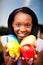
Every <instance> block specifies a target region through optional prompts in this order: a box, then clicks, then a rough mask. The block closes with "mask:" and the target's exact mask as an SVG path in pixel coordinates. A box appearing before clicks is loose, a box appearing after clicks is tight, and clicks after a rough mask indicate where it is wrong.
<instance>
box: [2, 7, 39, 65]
mask: <svg viewBox="0 0 43 65" xmlns="http://www.w3.org/2000/svg"><path fill="white" fill-rule="evenodd" d="M8 29H9V34H13V35H14V36H16V37H17V38H18V40H19V42H21V41H22V40H23V38H24V37H26V36H28V35H35V36H36V38H37V32H38V20H37V16H36V14H35V13H34V12H33V11H32V10H31V9H30V8H28V7H21V8H18V9H15V10H14V11H13V12H12V13H11V14H10V15H9V18H8ZM3 49H4V50H3V51H4V60H5V65H26V64H27V65H29V64H28V62H27V61H26V60H25V59H24V60H23V59H21V60H20V59H19V60H17V58H16V57H15V58H14V59H15V62H14V61H13V59H12V58H11V57H10V56H9V55H8V54H7V53H6V48H5V46H4V47H3ZM20 63H21V64H20Z"/></svg>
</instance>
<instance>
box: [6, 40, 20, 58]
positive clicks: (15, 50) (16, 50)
mask: <svg viewBox="0 0 43 65" xmlns="http://www.w3.org/2000/svg"><path fill="white" fill-rule="evenodd" d="M7 49H8V51H9V55H10V56H14V55H15V56H17V57H19V56H20V45H19V43H18V42H17V41H15V40H10V41H9V42H8V43H7Z"/></svg>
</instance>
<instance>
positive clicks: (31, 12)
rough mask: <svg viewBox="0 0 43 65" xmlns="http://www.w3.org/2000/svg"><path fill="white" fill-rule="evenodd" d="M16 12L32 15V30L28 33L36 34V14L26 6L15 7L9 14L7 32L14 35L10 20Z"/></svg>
mask: <svg viewBox="0 0 43 65" xmlns="http://www.w3.org/2000/svg"><path fill="white" fill-rule="evenodd" d="M18 12H22V13H26V14H29V15H30V16H31V17H32V24H33V28H32V31H31V33H30V34H32V35H35V36H37V32H38V19H37V16H36V14H35V13H34V12H33V11H32V10H31V9H30V8H28V7H21V8H17V9H15V10H14V11H13V12H12V13H11V14H10V15H9V18H8V29H9V33H10V34H14V35H15V33H14V30H13V27H12V22H13V20H14V17H15V15H16V14H17V13H18Z"/></svg>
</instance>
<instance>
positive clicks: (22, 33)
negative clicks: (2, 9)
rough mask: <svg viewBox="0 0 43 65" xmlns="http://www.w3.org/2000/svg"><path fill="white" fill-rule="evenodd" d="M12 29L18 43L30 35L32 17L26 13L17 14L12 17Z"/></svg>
mask: <svg viewBox="0 0 43 65" xmlns="http://www.w3.org/2000/svg"><path fill="white" fill-rule="evenodd" d="M12 27H13V29H14V32H15V34H16V36H17V37H18V39H19V41H21V40H22V39H23V38H24V37H26V36H28V35H29V34H30V33H31V30H32V17H31V16H30V15H28V14H26V13H22V12H19V13H17V14H16V15H15V17H14V21H13V23H12Z"/></svg>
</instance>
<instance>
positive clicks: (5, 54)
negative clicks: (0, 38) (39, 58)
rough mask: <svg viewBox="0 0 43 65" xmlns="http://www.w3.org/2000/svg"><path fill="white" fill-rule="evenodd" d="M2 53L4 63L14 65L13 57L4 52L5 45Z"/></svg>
mask: <svg viewBox="0 0 43 65" xmlns="http://www.w3.org/2000/svg"><path fill="white" fill-rule="evenodd" d="M3 53H4V62H5V65H16V62H14V59H12V58H11V57H10V56H9V55H8V53H7V52H6V47H3Z"/></svg>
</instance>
